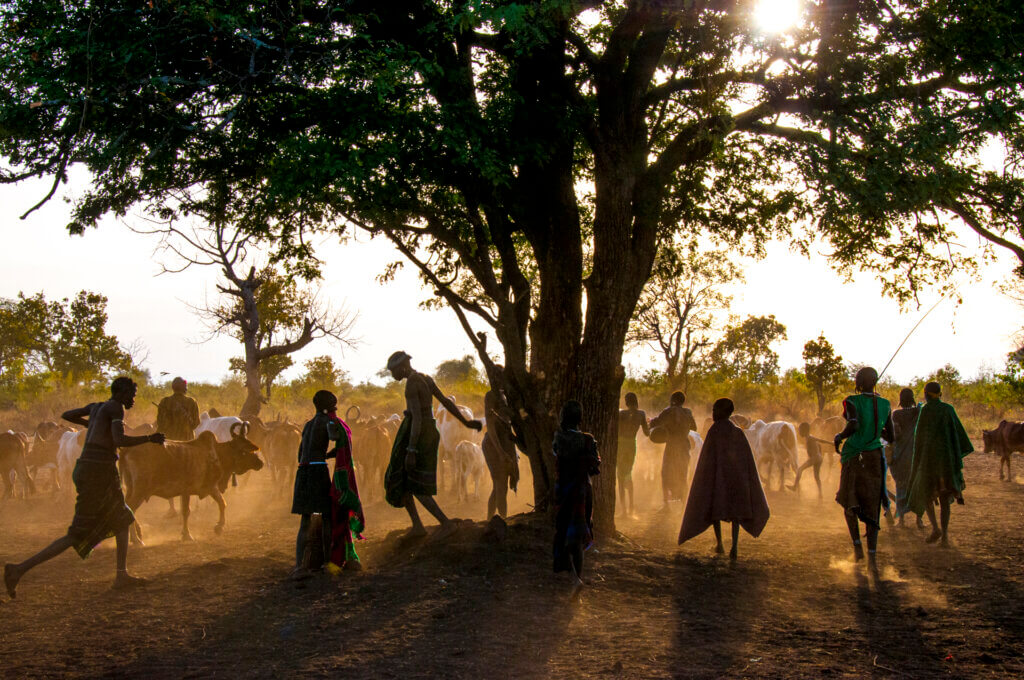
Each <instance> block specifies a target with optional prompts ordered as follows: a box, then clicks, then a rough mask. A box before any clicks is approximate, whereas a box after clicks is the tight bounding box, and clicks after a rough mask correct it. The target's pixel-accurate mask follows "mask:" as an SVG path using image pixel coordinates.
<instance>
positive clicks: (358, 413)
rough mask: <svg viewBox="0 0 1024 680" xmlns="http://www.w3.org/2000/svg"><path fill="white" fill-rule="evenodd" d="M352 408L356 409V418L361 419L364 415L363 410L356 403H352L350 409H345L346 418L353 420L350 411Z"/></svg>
mask: <svg viewBox="0 0 1024 680" xmlns="http://www.w3.org/2000/svg"><path fill="white" fill-rule="evenodd" d="M352 409H355V410H356V418H355V419H356V420H359V419H360V418H362V417H363V412H362V410H361V409H360V408H359V407H358V406H356V405H355V404H352V405H351V406H349V407H348V410H347V411H345V420H352V417H351V416H350V415H349V414H350V413H352Z"/></svg>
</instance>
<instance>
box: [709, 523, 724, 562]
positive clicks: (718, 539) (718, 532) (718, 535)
mask: <svg viewBox="0 0 1024 680" xmlns="http://www.w3.org/2000/svg"><path fill="white" fill-rule="evenodd" d="M712 526H713V527H714V528H715V553H716V554H718V555H722V554H724V553H725V546H724V545H722V523H721V522H719V521H715V522H714V523H713V524H712Z"/></svg>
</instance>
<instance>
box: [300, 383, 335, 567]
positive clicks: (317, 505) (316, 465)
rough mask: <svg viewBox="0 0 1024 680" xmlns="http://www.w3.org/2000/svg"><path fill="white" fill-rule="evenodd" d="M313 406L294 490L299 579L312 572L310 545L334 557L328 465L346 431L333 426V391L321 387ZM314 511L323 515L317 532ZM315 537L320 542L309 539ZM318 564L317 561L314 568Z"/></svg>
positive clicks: (316, 551)
mask: <svg viewBox="0 0 1024 680" xmlns="http://www.w3.org/2000/svg"><path fill="white" fill-rule="evenodd" d="M313 406H314V407H315V408H316V414H315V415H314V416H313V417H312V418H311V419H310V420H309V421H307V422H306V424H305V425H304V426H303V428H302V441H301V443H300V444H299V460H298V463H299V468H298V470H296V472H295V490H294V493H293V494H292V514H293V515H299V517H300V519H299V533H298V535H296V537H295V568H294V569H293V570H292V573H291V577H292V579H293V580H296V581H301V580H303V579H306V578H309V577H310V576H311V575H312V572H311V571H310V569H309V565H308V564H307V563H306V551H307V549H310V552H311V554H315V555H322V556H323V558H324V560H325V561H326V560H327V559H329V557H330V553H331V516H332V515H331V513H332V512H333V510H334V501H333V500H332V498H331V492H332V489H333V488H334V485H333V484H332V482H331V473H330V471H329V470H328V468H327V459H328V458H333V457H334V456H335V454H336V451H335V449H334V448H332V447H331V439H332V438H333V439H334V440H337V439H338V438H339V437H341V436H342V434H343V433H342V432H341V431H340V430H337V429H334V428H333V427H332V425H333V418H334V417H336V415H335V412H336V410H337V408H338V398H337V397H336V396H334V394H333V393H331V392H328V391H327V390H319V391H317V393H316V394H314V395H313ZM313 515H320V519H321V522H320V523H319V525H318V526H319V529H320V533H319V534H318V533H317V532H316V529H317V525H316V523H314V522H313ZM311 529H312V530H311ZM311 534H313V535H312V536H311ZM311 538H312V539H313V540H314V541H316V540H319V541H320V543H319V544H317V543H315V542H314V543H312V544H311V543H309V541H310V539H311ZM318 566H319V565H315V564H314V565H313V567H314V568H317V567H318ZM338 566H341V565H338Z"/></svg>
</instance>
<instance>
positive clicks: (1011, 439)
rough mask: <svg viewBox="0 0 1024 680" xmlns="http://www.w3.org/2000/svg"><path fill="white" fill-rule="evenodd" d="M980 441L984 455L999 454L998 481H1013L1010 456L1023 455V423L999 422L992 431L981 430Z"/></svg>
mask: <svg viewBox="0 0 1024 680" xmlns="http://www.w3.org/2000/svg"><path fill="white" fill-rule="evenodd" d="M981 439H982V442H984V444H985V453H998V454H999V479H1006V480H1007V481H1011V482H1012V481H1013V473H1012V472H1011V471H1010V454H1012V453H1013V452H1015V451H1016V452H1017V453H1024V423H1012V422H1010V421H1008V420H1003V421H1000V422H999V424H998V425H997V426H996V429H994V430H982V431H981ZM1004 463H1005V464H1006V477H1003V464H1004Z"/></svg>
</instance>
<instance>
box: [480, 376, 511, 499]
mask: <svg viewBox="0 0 1024 680" xmlns="http://www.w3.org/2000/svg"><path fill="white" fill-rule="evenodd" d="M511 416H512V414H511V413H510V409H509V406H508V402H507V401H505V395H504V393H502V391H501V390H495V389H492V390H488V391H487V394H485V395H484V421H485V422H486V423H487V431H486V432H485V433H484V441H483V445H482V446H481V448H482V449H483V452H484V461H485V462H486V463H487V470H488V471H489V472H490V474H491V495H490V496H489V497H488V498H487V517H493V516H494V514H495V513H497V514H499V515H501V516H502V517H505V516H506V515H508V490H509V489H512V491H516V490H517V489H518V487H519V456H518V454H517V453H516V437H515V433H514V432H513V431H512V417H511Z"/></svg>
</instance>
